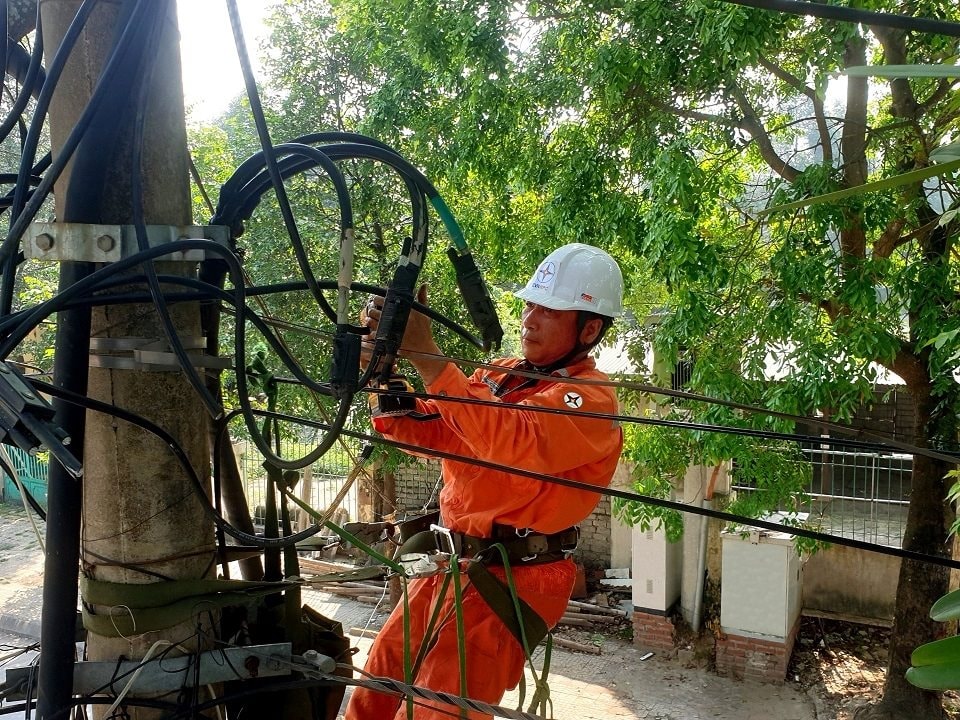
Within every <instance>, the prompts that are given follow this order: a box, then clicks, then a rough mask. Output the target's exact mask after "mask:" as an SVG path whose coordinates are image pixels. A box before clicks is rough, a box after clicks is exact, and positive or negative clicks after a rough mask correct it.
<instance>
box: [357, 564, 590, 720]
mask: <svg viewBox="0 0 960 720" xmlns="http://www.w3.org/2000/svg"><path fill="white" fill-rule="evenodd" d="M490 571H491V572H492V573H493V574H494V575H496V576H497V577H498V578H499V579H500V580H503V579H504V572H503V568H501V567H491V568H490ZM512 573H513V581H514V584H515V586H516V588H517V593H518V594H519V595H520V597H521V598H523V600H524V601H526V602H527V604H529V605H530V607H531V608H533V610H534V611H535V612H536V613H537V614H538V615H539V616H540V617H542V618H543V619H544V621H545V622H546V623H547V627H550V628H553V627H554V626H555V625H556V624H557V623H558V622H559V621H560V618H561V616H562V615H563V612H564V610H565V609H566V607H567V601H568V600H569V599H570V593H571V592H572V591H573V584H574V581H575V579H576V568H575V566H574V564H573V562H572V561H571V560H569V559H567V560H560V561H557V562H552V563H544V564H542V565H528V566H522V565H521V566H518V567H513V568H512ZM461 580H462V582H463V583H464V587H463V593H462V597H463V603H462V607H463V625H464V644H465V647H466V653H465V655H466V682H467V687H466V693H465V694H466V696H467V697H469V698H471V699H473V700H480V701H482V702H486V703H490V704H496V703H499V702H500V700H501V698H503V694H504V693H505V692H506V691H507V690H509V689H511V688H514V687H516V685H517V683H519V682H520V678H521V676H522V674H523V665H524V662H525V661H526V658H525V657H524V654H523V649H522V648H521V647H520V643H519V642H518V641H517V640H516V639H515V638H514V637H513V635H511V634H510V632H509V631H508V630H507V628H506V626H505V625H504V624H503V622H502V621H501V620H500V618H499V617H497V615H496V614H495V613H494V612H493V610H491V609H490V606H489V605H487V603H486V602H485V601H484V599H483V598H482V597H481V596H480V595H479V594H478V593H477V591H476V590H475V589H474V588H473V585H472V584H470V583H469V581H468V579H467V576H466V574H465V573H463V574H461ZM442 586H443V577H442V576H441V575H434V576H433V577H428V578H422V579H418V580H413V581H411V582H410V586H409V608H410V613H409V618H410V637H411V640H410V647H411V649H410V654H411V663H412V662H413V659H414V658H416V656H417V653H418V652H419V650H420V645H421V643H423V642H424V641H425V640H424V633H425V632H426V628H427V625H428V623H429V622H430V617H431V616H432V614H433V610H434V607H435V606H436V604H437V603H438V602H440V603H441V606H442V607H441V610H440V614H439V616H438V620H437V623H436V625H435V629H434V632H433V634H432V637H430V638H427V639H426V642H427V647H428V650H427V653H426V655H425V656H424V659H423V662H422V664H421V666H420V668H419V670H418V672H417V674H416V676H415V677H414V678H413V683H412V684H413V685H417V686H420V687H426V688H429V689H431V690H436V691H438V692H446V693H451V694H453V695H460V694H461V688H460V675H461V672H460V662H459V653H458V651H457V625H456V623H457V621H456V614H455V613H454V610H453V607H454V597H453V595H454V593H453V584H452V582H451V583H450V585H449V586H448V587H447V589H446V592H445V593H443V595H444V597H440V594H441V593H440V591H441V589H442ZM403 655H404V648H403V605H402V603H401V604H400V605H398V606H397V607H396V609H395V610H394V611H393V613H392V614H391V615H390V617H389V618H388V619H387V622H386V623H385V624H384V626H383V629H382V630H381V631H380V633H379V635H378V636H377V639H376V640H375V641H374V643H373V646H372V647H371V648H370V653H369V655H368V656H367V663H366V666H365V670H366V672H368V673H370V674H371V675H377V676H381V677H390V678H394V679H396V680H400V681H403V679H404V678H403ZM458 713H459V709H458V708H457V707H455V706H452V705H449V704H446V703H436V702H433V701H430V700H425V699H421V698H414V709H413V717H414V719H415V720H449V718H450V717H451V716H452V717H457V716H458ZM468 717H469V718H470V720H482V719H485V718H490V717H492V716H491V715H487V714H484V713H479V712H474V711H470V712H469V713H468ZM391 718H394V719H395V720H405V719H406V718H407V708H406V701H405V700H404V699H403V698H401V697H398V696H396V695H391V694H388V693H384V692H379V691H376V690H369V689H367V688H361V687H355V688H354V689H353V694H352V695H351V697H350V702H349V703H348V705H347V712H346V716H345V720H390V719H391Z"/></svg>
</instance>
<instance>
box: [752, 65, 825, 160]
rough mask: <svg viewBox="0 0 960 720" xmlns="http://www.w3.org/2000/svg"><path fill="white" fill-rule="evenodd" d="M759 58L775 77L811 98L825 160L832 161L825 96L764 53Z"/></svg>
mask: <svg viewBox="0 0 960 720" xmlns="http://www.w3.org/2000/svg"><path fill="white" fill-rule="evenodd" d="M759 60H760V64H761V65H762V66H763V67H764V68H766V69H767V70H768V71H769V72H770V73H772V74H773V75H774V76H775V77H777V78H779V79H780V80H782V81H783V82H784V83H786V84H787V85H789V86H790V87H792V88H793V89H794V90H796V91H798V92H800V93H803V94H804V95H806V96H807V97H808V98H810V102H811V103H813V115H814V118H816V121H817V132H818V133H819V134H820V147H822V148H823V160H824V162H826V163H832V162H833V141H832V140H831V138H830V128H829V127H827V119H826V112H825V111H824V109H823V98H821V97H820V96H819V95H818V94H817V91H816V90H814V89H813V88H812V87H810V86H808V85H807V84H806V83H805V82H803V81H802V80H801V79H800V78H798V77H796V76H794V75H791V74H790V73H788V72H787V71H786V70H784V69H783V68H782V67H780V66H779V65H777V64H776V63H774V62H773V61H772V60H770V59H768V58H766V57H764V56H763V55H760V57H759Z"/></svg>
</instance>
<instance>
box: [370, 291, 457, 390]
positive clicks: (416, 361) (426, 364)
mask: <svg viewBox="0 0 960 720" xmlns="http://www.w3.org/2000/svg"><path fill="white" fill-rule="evenodd" d="M417 302H419V303H420V304H421V305H426V304H427V286H426V284H424V285H421V286H420V289H419V291H418V292H417ZM382 313H383V297H381V296H379V295H371V296H370V298H369V299H368V300H367V303H366V305H364V307H363V309H362V310H361V311H360V324H361V325H363V326H365V327H368V328H370V332H369V334H367V335H365V336H364V337H363V339H362V341H361V343H360V364H361V365H362V366H363V367H364V368H366V366H367V365H368V364H369V363H370V359H371V358H372V357H373V348H374V340H375V339H376V336H377V328H378V327H379V326H380V317H381V315H382ZM400 356H401V357H406V358H408V359H409V360H410V362H411V363H412V364H413V366H414V367H415V368H416V369H417V372H418V373H419V374H420V376H421V378H422V379H423V381H424V382H425V383H427V384H430V382H432V381H433V379H434V378H435V377H436V376H437V375H439V374H440V371H442V370H443V368H444V366H445V365H446V362H447V361H446V360H443V359H439V358H441V357H442V355H441V353H440V348H439V347H437V343H436V341H435V340H434V339H433V329H432V327H431V324H430V318H428V317H427V316H426V315H423V314H421V313H418V312H417V311H416V310H414V311H412V312H411V313H410V315H409V317H408V318H407V327H406V328H405V329H404V333H403V340H402V341H401V343H400Z"/></svg>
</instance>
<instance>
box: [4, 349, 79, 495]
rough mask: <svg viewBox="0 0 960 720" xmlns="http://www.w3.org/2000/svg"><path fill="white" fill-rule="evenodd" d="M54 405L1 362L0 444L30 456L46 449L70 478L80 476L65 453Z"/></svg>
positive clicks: (75, 463) (64, 438)
mask: <svg viewBox="0 0 960 720" xmlns="http://www.w3.org/2000/svg"><path fill="white" fill-rule="evenodd" d="M55 414H56V412H55V411H54V409H53V406H52V405H51V404H50V403H49V402H47V401H46V400H45V399H44V398H43V397H41V396H40V395H38V394H37V392H36V390H34V389H33V386H32V385H30V383H28V382H27V381H26V379H25V378H24V377H23V375H21V373H20V371H19V370H17V369H16V368H15V367H14V366H13V365H12V364H10V363H9V362H2V363H0V442H4V443H7V444H8V445H14V446H16V447H18V448H20V449H21V450H24V451H26V452H28V453H30V454H31V455H35V454H36V453H37V452H38V451H39V450H41V449H46V450H48V451H49V452H50V454H51V455H52V456H53V457H54V458H55V459H56V460H57V462H59V463H60V464H61V465H63V468H64V469H65V470H66V471H67V472H68V473H70V474H71V475H73V476H74V477H80V476H81V475H83V465H81V464H80V461H79V460H77V458H76V457H74V455H73V453H71V452H70V451H69V450H67V448H66V446H67V445H68V444H69V443H70V437H69V435H67V433H66V432H65V431H64V430H63V428H61V427H60V426H59V425H57V424H56V423H55V422H54V415H55Z"/></svg>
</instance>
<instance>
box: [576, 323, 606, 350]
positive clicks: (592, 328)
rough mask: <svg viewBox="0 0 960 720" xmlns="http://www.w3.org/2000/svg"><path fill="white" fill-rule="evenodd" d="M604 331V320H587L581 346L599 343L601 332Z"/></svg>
mask: <svg viewBox="0 0 960 720" xmlns="http://www.w3.org/2000/svg"><path fill="white" fill-rule="evenodd" d="M601 330H603V320H601V319H600V318H591V319H590V320H587V322H586V324H585V325H584V326H583V330H581V331H580V338H579V339H580V344H581V345H593V343H595V342H596V341H597V338H598V337H599V336H600V332H601Z"/></svg>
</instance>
